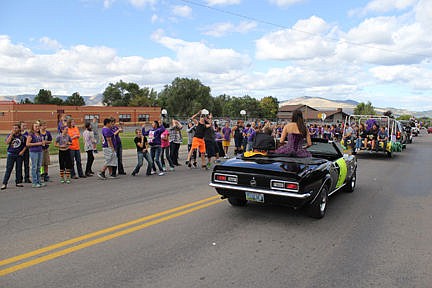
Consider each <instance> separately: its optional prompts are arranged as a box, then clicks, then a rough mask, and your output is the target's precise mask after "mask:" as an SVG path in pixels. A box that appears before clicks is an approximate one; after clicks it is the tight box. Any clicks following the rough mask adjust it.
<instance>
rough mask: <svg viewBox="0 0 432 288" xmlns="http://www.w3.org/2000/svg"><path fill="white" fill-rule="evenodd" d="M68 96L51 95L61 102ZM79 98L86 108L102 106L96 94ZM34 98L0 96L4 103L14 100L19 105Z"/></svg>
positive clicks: (99, 95)
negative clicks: (22, 101) (82, 100)
mask: <svg viewBox="0 0 432 288" xmlns="http://www.w3.org/2000/svg"><path fill="white" fill-rule="evenodd" d="M69 96H70V95H53V97H57V98H60V99H62V100H66V99H67V98H68V97H69ZM81 96H82V97H83V98H84V101H85V103H86V105H87V106H102V98H103V95H102V94H96V95H93V96H83V95H81ZM35 97H36V95H32V94H22V95H14V96H0V100H6V101H12V100H14V101H15V102H17V103H20V102H21V100H25V99H26V98H28V99H29V100H31V101H32V102H33V100H34V98H35Z"/></svg>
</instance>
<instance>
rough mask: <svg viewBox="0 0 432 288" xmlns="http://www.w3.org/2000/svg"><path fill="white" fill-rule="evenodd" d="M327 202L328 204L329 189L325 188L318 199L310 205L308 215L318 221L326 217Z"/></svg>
mask: <svg viewBox="0 0 432 288" xmlns="http://www.w3.org/2000/svg"><path fill="white" fill-rule="evenodd" d="M327 202H328V187H327V186H324V187H323V188H322V189H321V191H320V192H319V194H318V196H317V197H316V199H315V200H314V201H313V202H312V203H309V205H308V207H307V214H308V215H309V216H310V217H312V218H316V219H321V218H323V217H324V216H325V213H326V211H327Z"/></svg>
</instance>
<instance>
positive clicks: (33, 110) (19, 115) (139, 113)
mask: <svg viewBox="0 0 432 288" xmlns="http://www.w3.org/2000/svg"><path fill="white" fill-rule="evenodd" d="M160 112H161V108H160V107H112V106H63V105H51V104H18V103H16V102H15V101H0V133H1V134H5V133H8V132H9V131H10V130H11V127H12V125H13V123H17V122H20V121H23V122H26V123H27V126H30V124H31V123H33V122H34V121H36V120H39V119H42V120H45V121H47V124H48V129H49V130H52V131H56V130H57V124H58V121H59V117H60V115H61V114H66V115H68V116H70V117H72V118H73V119H74V120H75V123H76V124H77V126H83V125H84V123H85V121H89V120H91V119H93V118H94V117H97V118H98V119H100V120H99V125H100V126H102V124H103V123H102V121H103V119H104V118H109V117H114V118H116V119H117V120H119V121H122V122H124V123H125V125H127V126H134V125H138V124H142V123H144V122H150V121H153V120H158V119H160Z"/></svg>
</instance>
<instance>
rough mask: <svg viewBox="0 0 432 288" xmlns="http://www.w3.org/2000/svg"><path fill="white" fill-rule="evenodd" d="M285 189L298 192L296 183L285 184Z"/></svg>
mask: <svg viewBox="0 0 432 288" xmlns="http://www.w3.org/2000/svg"><path fill="white" fill-rule="evenodd" d="M285 188H286V189H291V190H298V184H297V183H286V184H285Z"/></svg>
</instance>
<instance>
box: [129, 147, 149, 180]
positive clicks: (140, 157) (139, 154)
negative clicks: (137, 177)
mask: <svg viewBox="0 0 432 288" xmlns="http://www.w3.org/2000/svg"><path fill="white" fill-rule="evenodd" d="M137 157H138V164H137V166H136V167H135V169H134V170H133V172H132V173H134V174H138V172H139V170H140V168H141V167H142V165H143V162H144V159H145V160H146V161H147V172H146V175H150V174H151V169H152V166H153V161H152V159H151V156H150V153H149V152H142V151H139V152H137Z"/></svg>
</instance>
